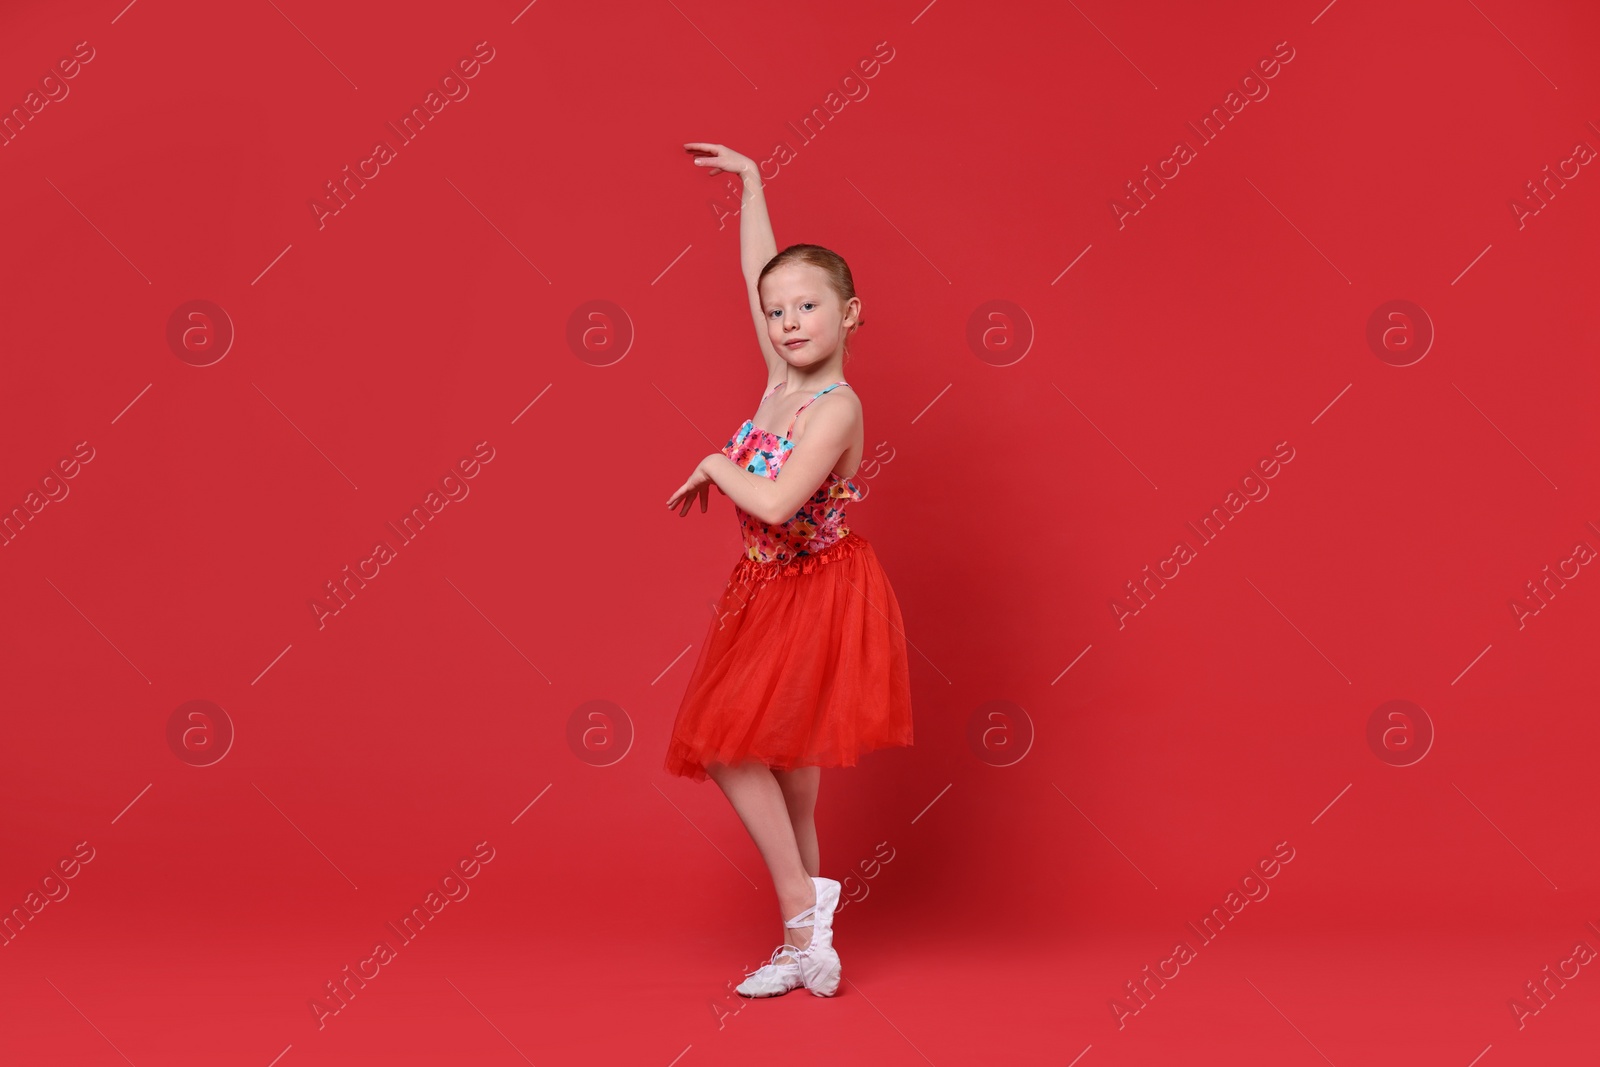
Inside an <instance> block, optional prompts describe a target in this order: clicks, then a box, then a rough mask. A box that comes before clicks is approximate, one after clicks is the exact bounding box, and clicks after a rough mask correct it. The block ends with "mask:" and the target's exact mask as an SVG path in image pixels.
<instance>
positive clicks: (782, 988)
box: [734, 945, 805, 997]
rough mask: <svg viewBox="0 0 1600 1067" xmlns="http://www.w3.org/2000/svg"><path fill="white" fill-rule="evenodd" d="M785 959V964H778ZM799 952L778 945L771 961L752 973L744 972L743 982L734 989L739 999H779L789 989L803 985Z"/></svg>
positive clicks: (788, 946) (792, 947)
mask: <svg viewBox="0 0 1600 1067" xmlns="http://www.w3.org/2000/svg"><path fill="white" fill-rule="evenodd" d="M780 959H786V962H781V963H780V962H779V960H780ZM800 959H801V956H800V950H799V949H797V948H795V947H794V946H793V945H779V946H778V947H777V948H775V949H773V950H772V959H771V960H770V961H768V962H767V963H765V964H763V965H762V966H760V967H757V968H756V969H755V970H753V971H749V972H746V977H745V980H744V981H742V982H740V983H739V984H738V985H737V986H735V987H734V992H736V993H738V994H739V995H740V996H741V997H779V996H782V995H783V994H785V993H787V992H789V991H790V990H791V989H799V988H800V987H801V986H802V985H804V984H805V979H804V978H803V977H802V975H801V973H800V972H801V968H800V962H799V961H800Z"/></svg>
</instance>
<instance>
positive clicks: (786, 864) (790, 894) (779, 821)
mask: <svg viewBox="0 0 1600 1067" xmlns="http://www.w3.org/2000/svg"><path fill="white" fill-rule="evenodd" d="M706 773H707V774H708V775H709V776H710V777H711V779H712V780H713V781H715V782H716V783H717V785H718V786H719V787H721V789H722V792H723V793H724V794H725V795H726V796H727V798H728V802H729V803H730V804H732V805H733V810H734V811H735V812H737V813H738V815H739V819H740V821H742V822H743V823H744V828H745V829H746V830H747V831H749V833H750V837H751V839H752V840H754V841H755V843H756V848H757V849H759V850H760V852H761V858H762V859H763V860H765V861H766V864H767V871H768V872H769V873H770V874H771V875H772V884H773V886H774V887H775V888H776V889H777V891H778V911H779V917H780V919H792V918H794V917H795V916H796V915H798V914H800V913H801V912H802V911H805V910H806V909H807V908H809V907H810V906H811V905H812V904H814V903H816V900H817V895H816V887H815V885H813V884H812V881H811V876H810V875H809V874H807V873H806V869H805V865H804V864H803V863H802V861H801V859H800V848H799V846H798V845H797V844H796V841H795V832H794V826H793V824H792V823H790V821H789V810H788V806H787V804H786V803H785V801H784V794H783V790H781V789H780V788H779V787H778V780H777V779H776V778H775V777H773V772H772V770H771V768H769V767H767V765H766V764H764V763H760V762H757V761H754V760H751V761H748V762H745V763H741V764H739V765H738V766H733V767H730V766H728V765H727V764H722V763H713V764H709V765H707V767H706ZM784 933H785V934H786V935H792V936H788V937H786V938H785V940H786V941H787V943H788V944H791V945H795V946H797V947H804V946H805V945H808V944H810V943H811V928H810V927H809V926H804V927H800V928H799V929H796V930H790V929H789V928H788V927H785V928H784Z"/></svg>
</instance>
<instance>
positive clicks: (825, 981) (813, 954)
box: [800, 945, 844, 997]
mask: <svg viewBox="0 0 1600 1067" xmlns="http://www.w3.org/2000/svg"><path fill="white" fill-rule="evenodd" d="M843 974H844V967H843V965H842V964H840V962H839V953H838V952H836V951H834V948H833V946H832V945H823V946H822V947H821V948H814V947H813V946H811V945H807V946H806V947H805V948H803V949H801V950H800V980H801V981H802V982H803V983H805V987H806V988H807V989H809V990H810V991H811V995H812V996H816V997H831V996H833V994H834V993H836V992H838V989H839V979H840V978H841V977H842V976H843Z"/></svg>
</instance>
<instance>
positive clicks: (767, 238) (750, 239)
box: [683, 141, 788, 387]
mask: <svg viewBox="0 0 1600 1067" xmlns="http://www.w3.org/2000/svg"><path fill="white" fill-rule="evenodd" d="M683 147H684V148H686V149H688V150H689V151H690V152H691V153H693V154H694V156H695V160H694V162H695V165H696V166H698V167H704V168H707V170H708V172H709V173H710V174H712V175H716V174H721V173H723V172H724V171H726V172H728V173H730V174H737V175H739V180H740V183H741V187H742V188H741V192H740V198H739V199H740V207H739V265H740V267H741V268H742V269H743V271H744V282H745V290H746V295H747V296H748V298H749V301H750V314H751V316H752V317H753V318H754V320H755V326H756V341H757V343H758V344H759V345H760V347H761V356H762V359H763V361H764V362H765V363H766V367H767V385H768V386H769V387H770V386H771V385H772V384H773V383H774V382H776V381H777V380H778V379H779V378H781V377H782V376H783V375H784V372H785V370H786V368H787V367H788V364H786V363H784V361H783V357H782V356H780V355H778V351H777V349H775V348H773V347H772V339H771V338H770V337H769V336H768V335H767V313H766V309H765V308H763V307H762V306H761V296H760V294H759V293H758V292H757V291H756V279H757V278H758V277H759V276H760V274H761V268H762V267H765V266H766V265H767V262H768V261H769V260H771V259H772V257H773V256H775V255H777V254H778V242H777V239H776V238H774V237H773V235H772V220H771V219H770V218H769V217H768V216H767V197H766V192H765V190H763V189H762V186H761V170H760V168H759V167H758V166H757V165H756V163H755V161H754V160H752V159H750V158H749V157H748V156H742V155H740V154H739V153H738V152H735V151H733V149H731V148H727V147H726V146H724V145H720V144H710V143H707V142H700V141H696V142H691V143H689V144H686V145H684V146H683Z"/></svg>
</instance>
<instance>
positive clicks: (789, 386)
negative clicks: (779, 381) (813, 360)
mask: <svg viewBox="0 0 1600 1067" xmlns="http://www.w3.org/2000/svg"><path fill="white" fill-rule="evenodd" d="M845 380H846V379H845V376H844V359H843V358H842V357H840V356H837V355H836V356H834V357H833V358H832V359H830V360H828V361H827V362H826V363H823V364H822V365H821V366H817V367H807V368H806V369H805V370H796V369H795V368H794V367H790V368H789V373H788V375H787V376H786V377H785V378H784V380H783V383H784V384H783V388H784V391H785V392H788V393H815V392H817V391H818V390H820V389H826V388H827V387H828V386H830V385H832V384H833V383H834V382H842V381H845Z"/></svg>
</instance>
